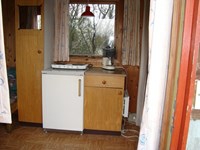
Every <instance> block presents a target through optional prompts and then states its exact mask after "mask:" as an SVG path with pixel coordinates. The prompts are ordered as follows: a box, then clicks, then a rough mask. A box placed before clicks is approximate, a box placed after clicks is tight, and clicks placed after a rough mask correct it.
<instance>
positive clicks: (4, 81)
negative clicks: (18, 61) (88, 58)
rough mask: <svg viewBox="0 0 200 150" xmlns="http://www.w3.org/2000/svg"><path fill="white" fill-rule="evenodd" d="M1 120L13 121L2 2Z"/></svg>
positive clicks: (0, 5) (0, 59) (0, 51)
mask: <svg viewBox="0 0 200 150" xmlns="http://www.w3.org/2000/svg"><path fill="white" fill-rule="evenodd" d="M0 122H1V123H11V112H10V98H9V89H8V78H7V68H6V58H5V46H4V35H3V21H2V4H1V3H0Z"/></svg>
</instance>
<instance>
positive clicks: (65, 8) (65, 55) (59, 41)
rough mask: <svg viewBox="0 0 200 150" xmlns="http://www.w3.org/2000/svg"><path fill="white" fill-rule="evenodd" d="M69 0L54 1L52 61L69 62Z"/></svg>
mask: <svg viewBox="0 0 200 150" xmlns="http://www.w3.org/2000/svg"><path fill="white" fill-rule="evenodd" d="M68 23H69V0H56V1H55V47H54V61H69V25H68Z"/></svg>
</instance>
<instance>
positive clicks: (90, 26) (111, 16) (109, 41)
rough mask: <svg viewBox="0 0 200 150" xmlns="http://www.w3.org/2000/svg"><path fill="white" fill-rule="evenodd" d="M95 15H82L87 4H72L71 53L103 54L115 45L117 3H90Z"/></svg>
mask: <svg viewBox="0 0 200 150" xmlns="http://www.w3.org/2000/svg"><path fill="white" fill-rule="evenodd" d="M89 6H90V9H91V12H93V13H94V15H95V17H86V18H83V17H80V16H81V14H82V13H83V12H84V11H85V7H86V4H70V6H69V15H70V28H69V29H70V38H69V39H70V42H69V43H70V55H82V56H85V55H86V56H102V55H103V48H105V47H107V46H110V47H115V40H114V39H115V38H114V37H115V8H116V7H115V4H89Z"/></svg>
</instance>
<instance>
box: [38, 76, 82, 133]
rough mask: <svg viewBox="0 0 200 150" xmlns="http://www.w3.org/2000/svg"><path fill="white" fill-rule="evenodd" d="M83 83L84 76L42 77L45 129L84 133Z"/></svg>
mask: <svg viewBox="0 0 200 150" xmlns="http://www.w3.org/2000/svg"><path fill="white" fill-rule="evenodd" d="M79 80H81V85H80V89H81V92H80V93H81V96H79V95H78V90H79ZM83 82H84V80H83V76H73V75H52V74H43V75H42V92H43V95H42V97H43V128H46V129H61V130H73V131H83Z"/></svg>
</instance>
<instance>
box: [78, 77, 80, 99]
mask: <svg viewBox="0 0 200 150" xmlns="http://www.w3.org/2000/svg"><path fill="white" fill-rule="evenodd" d="M78 96H81V79H78Z"/></svg>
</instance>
